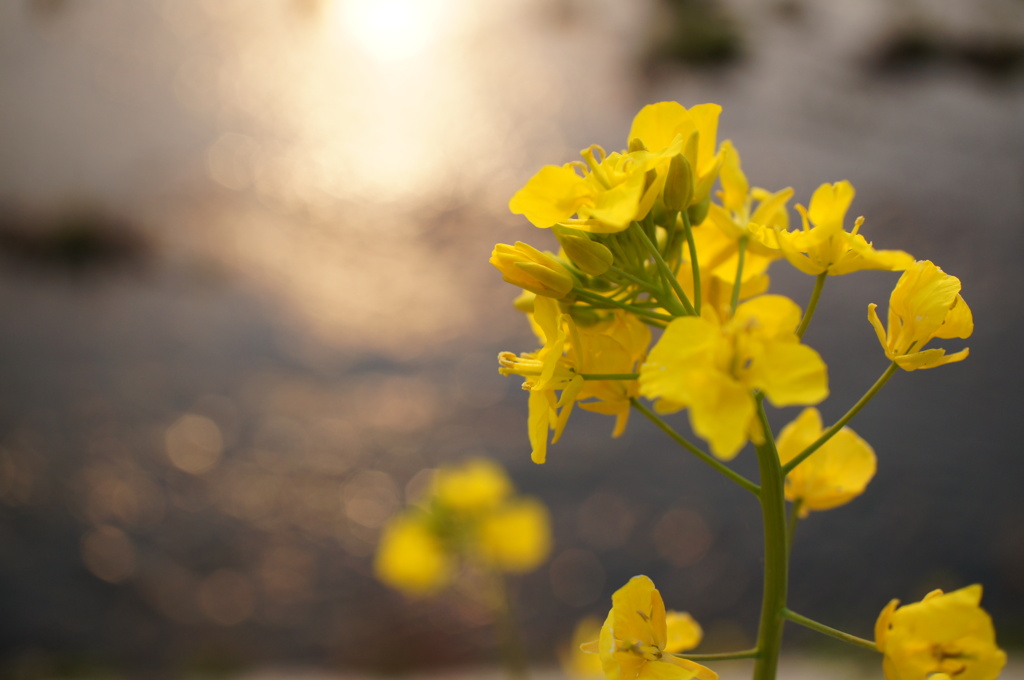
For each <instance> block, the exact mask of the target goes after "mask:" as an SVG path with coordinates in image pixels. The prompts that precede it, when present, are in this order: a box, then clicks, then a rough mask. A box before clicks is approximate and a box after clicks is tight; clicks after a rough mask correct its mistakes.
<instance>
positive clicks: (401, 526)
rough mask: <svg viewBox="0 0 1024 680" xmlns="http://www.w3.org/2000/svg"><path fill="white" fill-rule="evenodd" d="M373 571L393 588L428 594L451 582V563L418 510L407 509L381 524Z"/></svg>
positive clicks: (426, 519) (452, 566) (453, 567)
mask: <svg viewBox="0 0 1024 680" xmlns="http://www.w3.org/2000/svg"><path fill="white" fill-rule="evenodd" d="M373 570H374V573H375V574H376V575H377V578H378V579H380V581H381V582H382V583H384V584H386V585H388V586H391V587H392V588H395V589H396V590H401V591H402V592H404V593H406V594H408V595H429V594H431V593H435V592H437V591H439V590H441V589H442V588H444V587H445V586H447V585H448V584H449V583H450V582H451V579H452V577H453V576H454V573H455V562H454V560H453V559H452V556H451V555H450V551H449V550H448V549H447V548H446V546H445V545H444V542H443V540H442V538H441V537H440V536H438V535H437V533H436V532H435V531H434V530H433V527H432V526H431V522H430V519H429V518H428V517H427V516H426V515H424V514H423V513H422V512H410V513H406V514H403V515H400V516H399V517H396V518H395V519H394V520H392V521H391V522H390V523H389V524H388V525H387V527H385V529H384V534H383V535H382V536H381V539H380V543H379V544H378V546H377V556H376V559H375V560H374V563H373Z"/></svg>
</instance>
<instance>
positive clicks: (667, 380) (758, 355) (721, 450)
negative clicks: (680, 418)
mask: <svg viewBox="0 0 1024 680" xmlns="http://www.w3.org/2000/svg"><path fill="white" fill-rule="evenodd" d="M800 314H801V313H800V307H799V306H798V305H797V304H796V303H795V302H793V301H792V300H790V299H789V298H786V297H783V296H781V295H762V296H760V297H757V298H754V299H752V300H748V301H747V302H744V303H743V304H741V305H740V306H739V307H737V308H736V314H735V316H733V318H732V319H730V320H728V321H727V322H725V323H721V322H720V321H719V320H718V318H717V315H716V314H715V313H714V312H712V311H709V310H708V311H705V314H704V315H703V316H701V317H694V316H689V317H683V318H679V319H676V320H674V321H672V322H671V323H669V325H668V327H667V328H666V329H665V332H664V333H663V334H662V336H661V339H660V340H659V341H658V343H657V344H656V345H655V346H654V348H653V349H652V350H651V353H650V356H649V357H648V359H647V361H646V362H645V363H644V364H643V365H642V366H641V368H640V394H641V395H643V396H644V397H646V398H648V399H657V400H658V401H656V402H655V404H654V407H655V409H656V410H657V411H660V412H662V413H670V412H674V411H678V410H680V409H683V408H686V409H688V410H689V414H690V424H691V425H692V427H693V430H694V432H695V433H697V435H699V436H700V437H703V438H704V439H705V440H707V441H708V443H709V444H710V446H711V451H712V453H714V454H715V455H716V456H718V457H719V458H721V459H723V460H730V459H732V458H733V457H735V455H736V454H737V453H738V452H739V450H740V449H741V448H742V447H743V445H744V444H745V443H746V441H747V439H748V438H750V439H752V440H754V441H755V442H760V441H763V433H762V431H761V429H760V423H759V422H758V421H757V419H756V417H755V416H756V404H755V399H754V394H753V393H754V391H755V390H759V391H761V392H763V393H764V395H765V396H766V397H767V398H768V400H769V401H770V402H771V403H772V404H773V405H775V406H778V407H783V406H795V405H802V404H816V403H818V402H820V401H821V400H823V399H824V398H825V397H826V396H828V378H827V369H826V366H825V362H824V361H822V359H821V356H819V355H818V353H817V352H815V351H814V350H813V349H811V348H810V347H808V346H807V345H803V344H801V343H800V340H799V338H798V337H797V336H796V328H797V325H798V324H799V323H800Z"/></svg>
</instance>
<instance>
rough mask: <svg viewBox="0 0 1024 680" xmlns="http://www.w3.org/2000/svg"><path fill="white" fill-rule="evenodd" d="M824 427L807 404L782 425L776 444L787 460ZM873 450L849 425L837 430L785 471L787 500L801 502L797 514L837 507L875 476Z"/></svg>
mask: <svg viewBox="0 0 1024 680" xmlns="http://www.w3.org/2000/svg"><path fill="white" fill-rule="evenodd" d="M823 432H824V429H823V428H822V426H821V414H820V413H819V412H818V409H816V408H806V409H804V410H803V412H802V413H801V414H800V415H799V416H797V418H796V420H794V421H793V422H791V423H790V424H789V425H786V427H784V428H782V432H781V433H780V434H779V438H778V441H777V443H776V446H777V447H778V451H779V459H780V460H781V461H782V462H783V463H788V462H789V461H790V460H792V459H793V458H795V457H796V456H797V455H798V454H799V453H800V452H802V451H803V450H804V449H806V448H807V447H808V446H810V445H811V444H812V443H813V442H814V441H815V440H816V439H817V438H818V437H820V436H821V434H822V433H823ZM875 468H876V463H875V452H874V450H873V449H872V448H871V446H870V445H869V444H868V443H867V442H866V441H864V440H863V439H861V438H860V437H858V436H857V434H856V433H855V432H854V431H853V430H851V429H850V428H848V427H844V428H843V429H841V430H839V432H837V433H836V434H835V436H833V437H832V438H831V439H829V440H828V441H827V442H825V443H824V444H822V446H821V448H820V449H818V450H817V451H815V452H814V454H813V455H812V456H811V457H810V458H808V459H806V460H805V461H803V462H802V463H800V464H799V465H797V466H796V467H795V468H793V470H792V471H790V473H789V474H788V475H786V500H788V501H799V502H800V516H801V517H806V516H807V515H808V514H809V513H810V512H811V511H812V510H814V511H817V510H829V509H831V508H835V507H838V506H840V505H843V504H845V503H849V502H850V501H851V500H853V499H854V498H856V497H857V496H859V495H860V494H861V493H863V492H864V489H865V488H866V487H867V485H868V482H870V481H871V478H872V477H874V476H875Z"/></svg>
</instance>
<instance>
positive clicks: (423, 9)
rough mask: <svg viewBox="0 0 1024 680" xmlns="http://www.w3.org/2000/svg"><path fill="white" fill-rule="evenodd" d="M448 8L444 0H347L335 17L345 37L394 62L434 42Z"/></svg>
mask: <svg viewBox="0 0 1024 680" xmlns="http://www.w3.org/2000/svg"><path fill="white" fill-rule="evenodd" d="M450 9H451V8H450V3H449V2H446V0H347V1H346V2H344V3H343V5H342V7H341V10H342V11H341V12H339V13H338V14H337V16H338V20H339V21H341V22H342V24H343V28H344V29H345V32H346V34H347V35H348V37H349V38H351V39H352V40H354V41H355V43H356V44H357V45H359V46H360V47H361V48H362V49H364V50H365V51H366V52H367V53H368V54H370V55H371V56H372V57H374V58H375V59H379V60H381V61H397V60H400V59H406V58H409V57H412V56H415V55H417V54H419V53H421V52H422V51H423V50H425V49H426V48H427V47H429V46H430V45H431V44H432V43H434V42H436V41H437V40H438V39H439V38H440V36H441V33H442V32H443V30H444V28H445V26H446V25H447V22H448V20H449V19H450V17H449V16H448V15H449V14H450V13H451V12H450Z"/></svg>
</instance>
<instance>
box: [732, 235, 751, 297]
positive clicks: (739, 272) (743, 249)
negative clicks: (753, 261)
mask: <svg viewBox="0 0 1024 680" xmlns="http://www.w3.org/2000/svg"><path fill="white" fill-rule="evenodd" d="M748 240H749V238H748V237H747V236H742V237H740V243H739V258H738V259H739V261H738V262H737V263H736V280H735V281H733V283H732V299H731V300H730V301H729V305H730V309H731V310H732V312H733V313H734V314H735V313H736V305H738V304H739V302H740V288H742V287H743V263H744V260H746V257H747V241H748Z"/></svg>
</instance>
